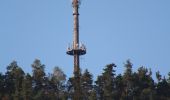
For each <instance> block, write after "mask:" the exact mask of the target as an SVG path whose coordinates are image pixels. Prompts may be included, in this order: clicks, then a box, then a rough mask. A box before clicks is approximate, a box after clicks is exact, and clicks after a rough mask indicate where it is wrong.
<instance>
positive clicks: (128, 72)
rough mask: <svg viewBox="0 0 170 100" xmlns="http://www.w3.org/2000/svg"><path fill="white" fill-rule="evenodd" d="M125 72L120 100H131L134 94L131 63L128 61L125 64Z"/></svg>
mask: <svg viewBox="0 0 170 100" xmlns="http://www.w3.org/2000/svg"><path fill="white" fill-rule="evenodd" d="M124 66H125V68H126V69H125V72H124V75H123V87H124V90H123V92H122V96H121V99H123V100H132V99H133V93H134V83H133V72H132V66H133V65H132V63H131V62H130V60H127V61H126V63H125V65H124Z"/></svg>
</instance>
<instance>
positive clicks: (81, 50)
mask: <svg viewBox="0 0 170 100" xmlns="http://www.w3.org/2000/svg"><path fill="white" fill-rule="evenodd" d="M72 6H73V18H74V30H73V44H72V45H71V46H69V47H68V48H67V52H66V53H67V54H68V55H71V56H74V83H75V87H74V100H80V98H81V97H80V95H81V86H80V75H81V73H80V62H79V57H80V56H81V55H85V54H86V47H85V45H84V44H79V6H80V0H72Z"/></svg>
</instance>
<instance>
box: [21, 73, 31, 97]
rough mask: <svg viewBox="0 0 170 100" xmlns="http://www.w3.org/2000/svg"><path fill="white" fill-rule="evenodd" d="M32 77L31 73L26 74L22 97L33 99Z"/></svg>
mask: <svg viewBox="0 0 170 100" xmlns="http://www.w3.org/2000/svg"><path fill="white" fill-rule="evenodd" d="M32 91H33V89H32V77H31V75H30V74H26V75H25V77H24V78H23V82H22V99H23V100H32V95H33V93H32Z"/></svg>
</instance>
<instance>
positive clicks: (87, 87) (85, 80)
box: [81, 69, 93, 100]
mask: <svg viewBox="0 0 170 100" xmlns="http://www.w3.org/2000/svg"><path fill="white" fill-rule="evenodd" d="M92 83H93V80H92V74H91V73H90V72H89V71H88V70H87V69H86V70H85V71H84V73H83V74H82V77H81V89H82V90H83V91H82V94H83V97H82V98H83V100H89V98H90V94H91V93H92V90H93V85H92Z"/></svg>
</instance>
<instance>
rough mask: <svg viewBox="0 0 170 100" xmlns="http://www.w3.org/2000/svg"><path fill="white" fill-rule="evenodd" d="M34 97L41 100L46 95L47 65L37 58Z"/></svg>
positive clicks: (34, 72)
mask: <svg viewBox="0 0 170 100" xmlns="http://www.w3.org/2000/svg"><path fill="white" fill-rule="evenodd" d="M32 68H33V83H32V84H33V99H36V100H38V99H39V100H41V99H43V96H44V86H45V85H46V84H45V72H44V68H45V65H43V64H41V61H40V60H38V59H36V60H35V61H34V62H33V64H32Z"/></svg>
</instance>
